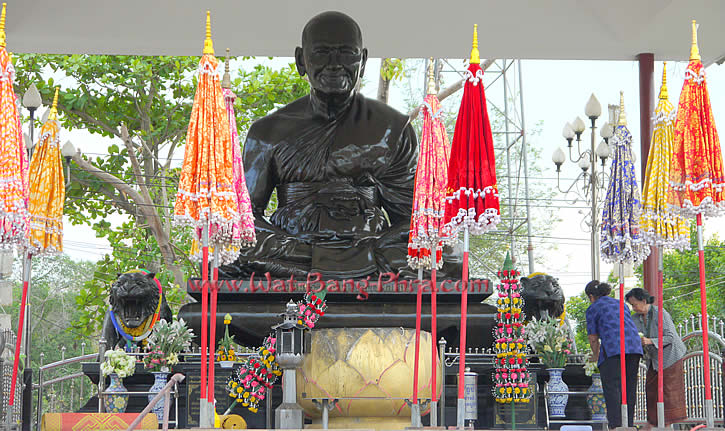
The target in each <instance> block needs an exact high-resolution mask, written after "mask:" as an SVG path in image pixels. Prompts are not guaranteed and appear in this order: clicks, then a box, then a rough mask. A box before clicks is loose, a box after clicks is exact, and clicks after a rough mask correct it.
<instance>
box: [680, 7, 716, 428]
mask: <svg viewBox="0 0 725 431" xmlns="http://www.w3.org/2000/svg"><path fill="white" fill-rule="evenodd" d="M667 203H668V205H669V206H670V208H671V209H672V210H673V211H677V212H679V213H680V215H682V216H684V217H688V218H693V217H695V218H697V248H698V260H699V266H700V312H701V313H702V316H701V317H702V323H701V325H702V328H701V329H702V349H703V350H702V351H703V352H704V355H703V370H704V379H705V416H706V420H707V427H708V428H712V427H713V422H714V416H713V415H714V410H713V403H712V389H711V387H710V378H711V376H710V359H709V352H710V350H709V348H710V345H709V341H708V332H707V331H708V328H707V295H706V290H705V249H704V243H703V237H702V216H703V214H704V215H705V216H707V217H716V216H718V215H721V214H722V213H723V212H724V211H725V176H724V175H723V161H722V150H721V148H720V140H719V139H718V136H717V130H715V121H714V118H713V115H712V107H711V106H710V95H709V94H708V91H707V84H706V83H705V68H704V66H703V64H702V61H701V60H700V51H699V49H698V47H697V24H696V23H695V21H694V20H693V21H692V47H691V49H690V63H689V64H688V65H687V70H686V71H685V83H684V84H683V86H682V92H681V93H680V102H679V105H678V107H677V119H676V120H675V142H674V148H673V151H672V160H671V164H670V188H669V189H668V192H667Z"/></svg>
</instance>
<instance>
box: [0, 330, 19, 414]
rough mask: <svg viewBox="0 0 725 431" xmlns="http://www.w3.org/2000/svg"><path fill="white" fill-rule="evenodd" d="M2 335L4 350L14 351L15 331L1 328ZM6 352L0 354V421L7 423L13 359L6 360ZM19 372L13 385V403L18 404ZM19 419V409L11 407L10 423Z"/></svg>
mask: <svg viewBox="0 0 725 431" xmlns="http://www.w3.org/2000/svg"><path fill="white" fill-rule="evenodd" d="M2 336H3V337H4V339H5V351H14V349H15V340H16V339H15V333H14V332H13V331H12V330H10V329H3V330H2ZM5 356H7V355H6V354H3V355H0V407H2V408H1V409H0V423H7V419H8V418H7V417H6V415H7V411H8V401H9V400H10V387H11V382H12V379H13V360H12V359H9V360H6V359H5V358H4V357H5ZM21 376H22V374H21V373H18V378H17V382H16V385H15V400H16V401H15V404H16V405H19V404H18V401H17V400H20V399H21V391H22V384H21ZM19 420H20V409H19V408H15V409H13V417H12V418H11V423H18V421H19Z"/></svg>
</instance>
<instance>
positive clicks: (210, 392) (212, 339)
mask: <svg viewBox="0 0 725 431" xmlns="http://www.w3.org/2000/svg"><path fill="white" fill-rule="evenodd" d="M219 248H220V244H216V245H215V247H214V262H213V264H212V277H213V279H212V282H211V304H210V305H211V307H210V312H209V379H208V380H207V383H208V385H209V388H208V389H207V391H206V395H207V401H208V402H209V405H210V406H211V407H210V409H211V410H212V412H211V414H212V416H211V417H214V416H213V412H214V411H215V410H216V409H215V407H214V387H215V383H216V381H215V380H214V359H215V358H216V323H217V316H216V305H217V294H218V292H219V286H218V284H217V282H218V280H219Z"/></svg>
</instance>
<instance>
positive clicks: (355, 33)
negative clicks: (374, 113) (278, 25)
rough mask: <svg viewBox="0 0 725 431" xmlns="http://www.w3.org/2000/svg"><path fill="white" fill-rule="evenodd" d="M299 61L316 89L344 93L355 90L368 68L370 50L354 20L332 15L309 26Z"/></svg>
mask: <svg viewBox="0 0 725 431" xmlns="http://www.w3.org/2000/svg"><path fill="white" fill-rule="evenodd" d="M296 60H297V68H298V70H299V72H300V74H302V75H304V74H307V75H308V77H309V81H310V85H311V86H312V88H314V89H315V90H316V91H318V92H322V93H325V94H330V95H341V94H348V93H350V92H352V91H353V90H354V89H355V86H356V85H357V83H358V81H359V80H360V77H361V76H362V74H363V71H364V69H365V61H366V60H367V50H366V49H365V48H363V46H362V38H361V37H360V32H359V29H357V28H356V25H355V24H354V22H350V21H348V20H345V19H337V18H331V17H328V18H327V19H320V20H317V21H313V22H311V24H310V25H309V26H308V28H307V29H306V31H305V34H304V36H303V41H302V48H301V49H300V48H298V50H297V52H296Z"/></svg>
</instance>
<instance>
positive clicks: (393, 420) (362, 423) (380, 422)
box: [306, 416, 410, 431]
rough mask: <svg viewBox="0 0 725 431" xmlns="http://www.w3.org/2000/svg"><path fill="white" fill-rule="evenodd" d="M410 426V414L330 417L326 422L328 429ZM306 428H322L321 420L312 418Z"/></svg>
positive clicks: (397, 428) (379, 428) (385, 428)
mask: <svg viewBox="0 0 725 431" xmlns="http://www.w3.org/2000/svg"><path fill="white" fill-rule="evenodd" d="M409 427H410V416H408V417H407V418H404V417H376V416H367V417H354V418H353V417H350V418H345V417H337V418H330V419H329V422H328V428H329V429H338V430H339V429H361V428H365V429H370V430H376V431H381V430H404V429H406V428H409ZM306 428H307V429H322V421H321V420H319V419H313V421H312V424H311V425H307V427H306Z"/></svg>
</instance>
